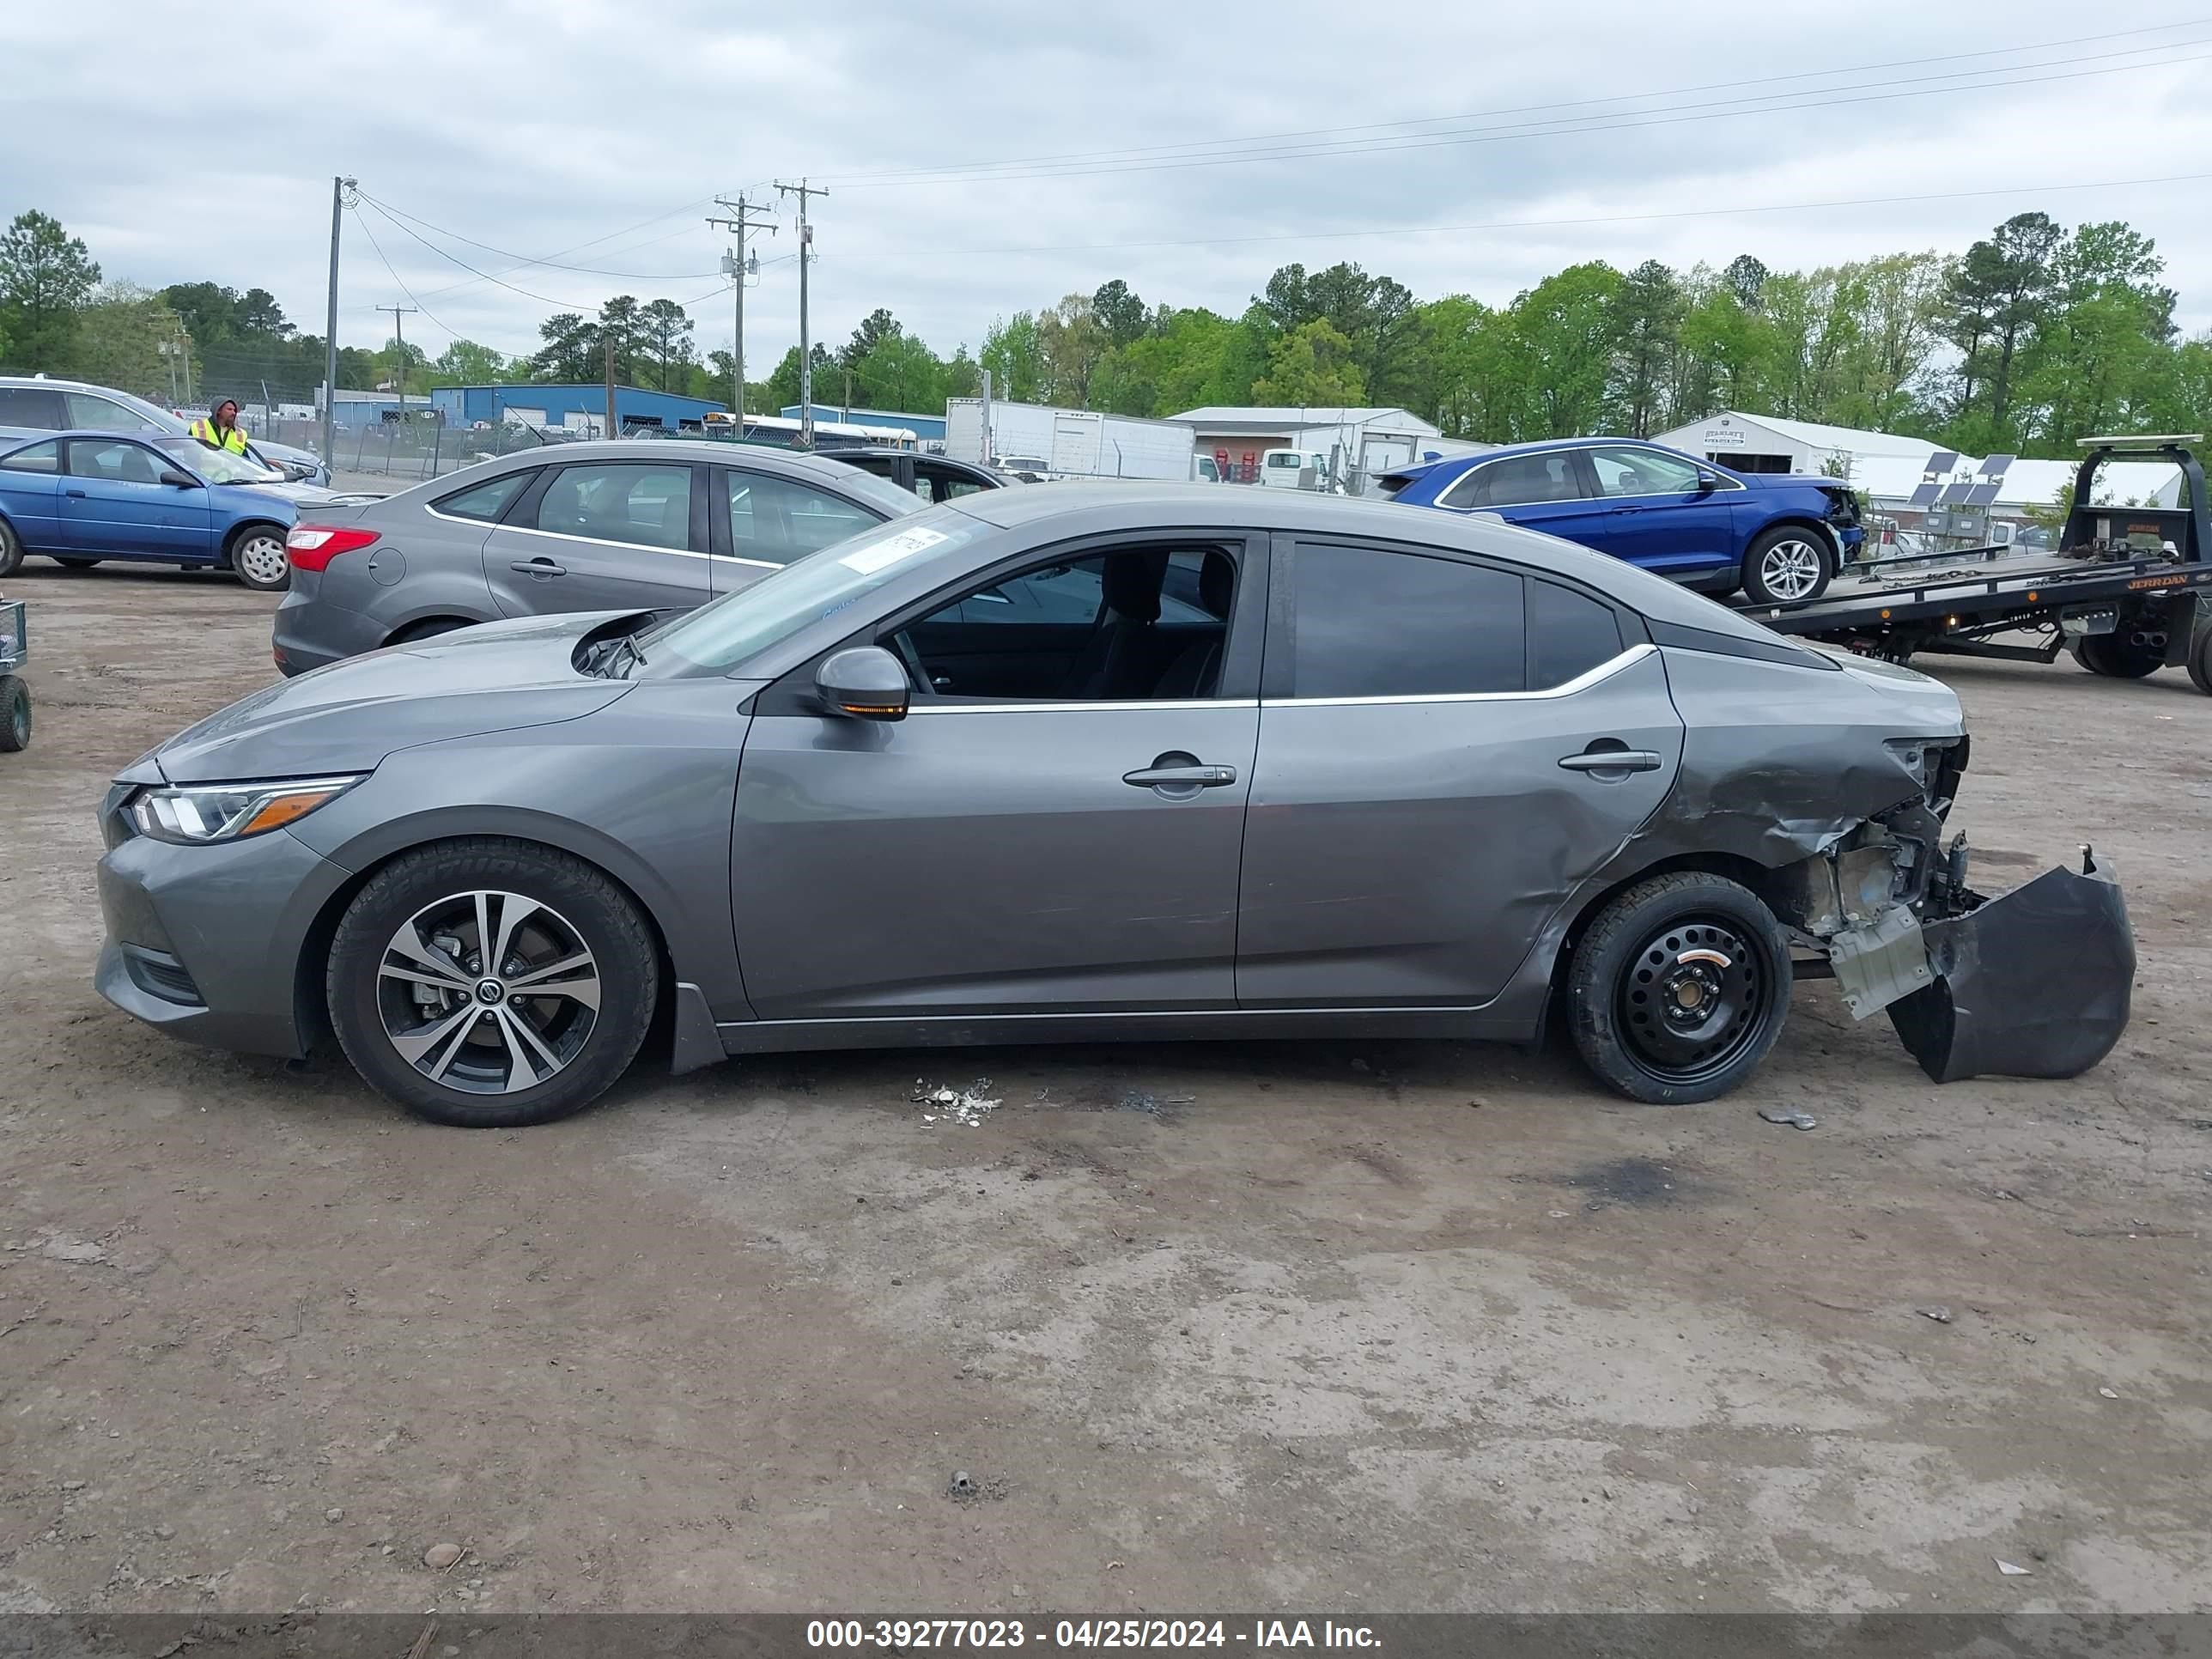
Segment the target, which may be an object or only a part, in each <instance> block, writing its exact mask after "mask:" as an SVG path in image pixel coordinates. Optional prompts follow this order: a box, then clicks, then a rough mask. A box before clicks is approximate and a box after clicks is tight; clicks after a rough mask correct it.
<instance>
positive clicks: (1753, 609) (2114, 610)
mask: <svg viewBox="0 0 2212 1659" xmlns="http://www.w3.org/2000/svg"><path fill="white" fill-rule="evenodd" d="M2203 441H2204V440H2203V435H2202V434H2201V433H2189V434H2181V435H2160V436H2144V437H2105V438H2085V439H2083V440H2082V441H2081V448H2082V450H2083V451H2084V453H2083V455H2082V459H2081V465H2080V466H2079V467H2078V468H2077V469H2076V470H2075V475H2074V499H2073V504H2072V506H2071V507H2069V509H2068V512H2067V514H2066V522H2065V526H2064V528H2063V530H2062V531H2061V532H2060V533H2059V536H2058V538H2057V548H2056V550H2054V551H2052V552H2051V553H2048V554H2033V553H2022V552H2021V551H2020V550H2018V549H2016V548H2012V547H1998V546H1988V547H1970V548H1966V549H1964V550H1960V551H1957V552H1953V553H1936V554H1928V553H1913V554H1905V555H1903V556H1898V557H1893V558H1885V559H1874V560H1868V561H1863V562H1859V563H1857V564H1855V565H1853V566H1851V567H1850V569H1851V570H1853V571H1855V572H1857V574H1856V575H1850V576H1838V578H1837V580H1834V581H1833V582H1831V583H1830V584H1829V586H1828V589H1827V592H1826V593H1824V594H1822V595H1821V596H1820V598H1819V599H1807V600H1801V601H1799V602H1796V603H1795V604H1759V603H1756V602H1753V601H1749V600H1740V601H1739V602H1738V603H1737V605H1736V608H1737V609H1738V610H1740V611H1742V612H1743V613H1744V614H1745V615H1747V616H1748V617H1753V618H1755V619H1757V620H1758V621H1759V622H1762V623H1765V624H1766V626H1767V627H1769V628H1771V629H1774V630H1775V631H1776V632H1777V633H1780V634H1794V635H1801V636H1802V637H1805V638H1808V639H1815V640H1820V641H1826V642H1828V643H1831V644H1835V645H1841V646H1844V647H1847V648H1849V649H1850V650H1853V651H1856V652H1858V653H1861V654H1862V655H1865V656H1871V657H1879V658H1882V659H1887V660H1888V661H1891V662H1898V663H1902V662H1907V661H1910V660H1911V659H1912V658H1913V657H1914V656H1916V655H1917V654H1920V653H1928V654H1930V655H1936V654H1941V655H1946V656H1954V657H1992V658H1997V659H2003V660H2006V661H2014V662H2045V663H2047V662H2051V661H2055V660H2056V659H2057V656H2058V653H2060V652H2062V651H2066V652H2070V653H2072V655H2073V657H2074V659H2075V661H2076V662H2078V663H2079V664H2081V666H2082V667H2083V668H2085V669H2087V670H2088V671H2089V672H2091V673H2093V674H2099V675H2103V676H2105V677H2106V678H2114V679H2140V678H2142V677H2143V676H2145V675H2147V674H2151V673H2154V672H2156V671H2158V670H2159V669H2160V668H2180V669H2184V670H2185V671H2187V672H2188V675H2189V678H2190V680H2191V683H2192V684H2194V685H2195V686H2196V687H2197V690H2199V691H2202V692H2203V693H2204V694H2205V695H2206V696H2212V600H2208V599H2206V598H2205V597H2204V595H2205V590H2207V589H2208V588H2212V562H2208V560H2212V519H2208V509H2207V504H2206V500H2205V493H2204V469H2203V465H2200V464H2199V462H2198V461H2197V453H2196V451H2195V450H2194V449H2193V448H2191V446H2192V445H2197V444H2202V443H2203ZM2115 460H2163V461H2170V462H2172V464H2173V465H2175V466H2177V467H2179V469H2180V471H2181V494H2180V496H2179V502H2178V504H2177V505H2176V506H2173V507H2126V506H2099V505H2097V504H2096V485H2097V478H2098V475H2099V473H2100V472H2101V471H2103V469H2104V467H2105V465H2106V463H2107V462H2109V461H2115ZM1908 566H1909V567H1911V568H1910V569H1906V568H1905V567H1908ZM1931 567H1932V568H1931ZM2018 635H2028V636H2030V637H2029V639H2028V641H2026V642H2023V641H2020V640H2019V639H2018V638H2017V637H2012V636H2018Z"/></svg>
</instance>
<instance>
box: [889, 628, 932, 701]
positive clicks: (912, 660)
mask: <svg viewBox="0 0 2212 1659" xmlns="http://www.w3.org/2000/svg"><path fill="white" fill-rule="evenodd" d="M891 638H892V641H893V642H894V643H895V644H896V646H897V647H898V655H899V660H900V661H901V662H902V663H904V664H905V665H906V671H907V678H908V679H910V680H912V681H913V682H914V689H915V690H917V691H919V692H921V694H922V695H923V696H928V695H929V694H930V693H931V692H933V691H934V690H937V688H936V686H934V685H933V684H931V683H930V678H929V670H928V669H927V667H926V666H924V665H923V663H922V660H921V652H919V651H917V650H915V647H914V636H913V635H911V634H909V633H908V632H907V631H906V629H903V628H902V629H899V631H898V632H897V633H896V634H895V635H892V636H891Z"/></svg>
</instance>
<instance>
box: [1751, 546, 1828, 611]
mask: <svg viewBox="0 0 2212 1659" xmlns="http://www.w3.org/2000/svg"><path fill="white" fill-rule="evenodd" d="M1759 580H1760V581H1761V582H1762V583H1763V584H1765V588H1766V591H1767V592H1770V593H1771V594H1772V595H1773V596H1774V597H1775V598H1776V599H1805V598H1807V597H1808V596H1809V595H1810V594H1812V593H1813V592H1814V591H1815V590H1816V589H1818V588H1819V586H1820V549H1819V548H1817V547H1815V546H1814V545H1813V544H1812V543H1810V542H1808V541H1801V540H1799V539H1798V538H1795V537H1792V538H1790V539H1789V540H1787V541H1779V542H1777V543H1775V544H1774V545H1773V546H1771V547H1770V548H1768V549H1767V550H1766V551H1765V553H1763V554H1761V555H1760V556H1759Z"/></svg>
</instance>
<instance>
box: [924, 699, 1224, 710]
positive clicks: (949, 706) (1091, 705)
mask: <svg viewBox="0 0 2212 1659" xmlns="http://www.w3.org/2000/svg"><path fill="white" fill-rule="evenodd" d="M1259 707H1260V701H1259V699H1258V698H1256V697H1176V698H1172V699H1166V700H1163V701H1160V702H1083V701H1081V700H1079V699H1074V700H1071V701H1068V702H910V703H908V705H907V710H906V712H907V713H908V714H1127V712H1128V711H1129V710H1131V709H1133V708H1151V709H1193V708H1259Z"/></svg>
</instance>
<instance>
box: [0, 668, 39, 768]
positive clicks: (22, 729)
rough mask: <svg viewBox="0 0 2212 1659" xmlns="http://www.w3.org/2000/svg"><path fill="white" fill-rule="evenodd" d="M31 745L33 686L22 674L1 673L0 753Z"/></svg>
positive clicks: (11, 752) (12, 751)
mask: <svg viewBox="0 0 2212 1659" xmlns="http://www.w3.org/2000/svg"><path fill="white" fill-rule="evenodd" d="M30 746H31V688H30V687H29V686H27V685H26V684H23V679H22V676H21V675H20V674H0V754H7V755H13V754H15V753H16V752H18V751H19V750H24V749H27V748H29V747H30Z"/></svg>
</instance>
